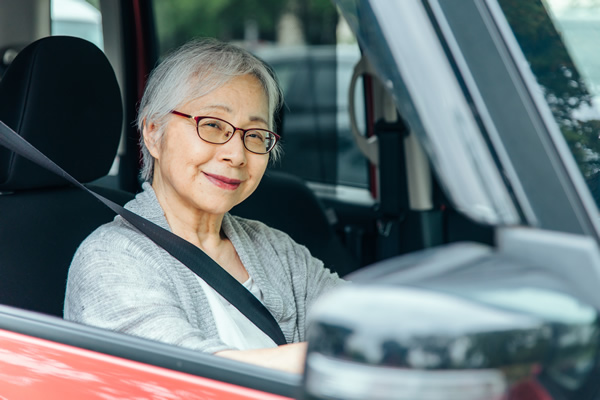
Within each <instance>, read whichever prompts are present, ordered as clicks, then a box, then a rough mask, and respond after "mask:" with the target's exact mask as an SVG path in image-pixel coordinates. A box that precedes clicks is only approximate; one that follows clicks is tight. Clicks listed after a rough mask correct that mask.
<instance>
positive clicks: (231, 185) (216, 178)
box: [204, 172, 243, 190]
mask: <svg viewBox="0 0 600 400" xmlns="http://www.w3.org/2000/svg"><path fill="white" fill-rule="evenodd" d="M204 176H206V178H207V179H208V180H209V181H210V182H211V183H212V184H213V185H215V186H217V187H220V188H221V189H225V190H235V189H237V188H238V187H239V186H240V184H241V183H242V182H243V181H241V180H239V179H232V178H227V177H226V176H221V175H214V174H209V173H207V172H204Z"/></svg>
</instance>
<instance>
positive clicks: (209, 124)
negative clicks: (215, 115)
mask: <svg viewBox="0 0 600 400" xmlns="http://www.w3.org/2000/svg"><path fill="white" fill-rule="evenodd" d="M199 126H200V127H201V128H202V129H218V130H225V123H224V122H223V121H219V120H218V119H210V118H205V119H201V120H200V124H199Z"/></svg>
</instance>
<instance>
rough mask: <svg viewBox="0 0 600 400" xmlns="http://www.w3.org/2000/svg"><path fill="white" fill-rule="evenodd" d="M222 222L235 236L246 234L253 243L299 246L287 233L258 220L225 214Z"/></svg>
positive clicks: (274, 245)
mask: <svg viewBox="0 0 600 400" xmlns="http://www.w3.org/2000/svg"><path fill="white" fill-rule="evenodd" d="M224 222H225V225H226V226H224V228H225V229H226V230H232V231H233V232H235V234H236V235H237V236H241V237H243V236H246V237H247V238H248V239H249V240H251V241H252V242H253V243H254V244H255V245H257V244H261V243H264V244H269V245H270V246H273V247H282V246H283V247H288V246H301V245H299V244H298V243H296V242H295V241H294V240H293V239H292V238H291V237H290V236H289V235H288V234H287V233H285V232H283V231H280V230H279V229H275V228H271V227H270V226H268V225H266V224H264V223H263V222H260V221H256V220H253V219H247V218H243V217H239V216H235V215H231V214H227V215H226V219H225V221H224ZM301 247H304V246H301Z"/></svg>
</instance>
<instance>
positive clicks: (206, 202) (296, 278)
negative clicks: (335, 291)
mask: <svg viewBox="0 0 600 400" xmlns="http://www.w3.org/2000/svg"><path fill="white" fill-rule="evenodd" d="M280 101H281V95H280V89H279V87H278V85H277V82H276V81H275V80H274V78H273V75H272V73H271V72H270V70H269V69H268V68H267V67H266V66H265V64H264V63H262V62H261V61H260V60H258V59H257V58H256V57H254V56H253V55H251V54H250V53H248V52H247V51H245V50H243V49H240V48H238V47H235V46H233V45H229V44H226V43H221V42H218V41H215V40H200V41H193V42H190V43H188V44H186V45H184V46H183V47H181V48H179V49H178V50H177V51H175V52H174V53H172V54H171V55H170V56H169V57H167V58H166V59H165V60H164V61H163V62H162V63H161V64H160V65H159V66H158V67H157V68H156V70H155V71H154V72H153V73H152V75H151V76H150V78H149V81H148V85H147V88H146V91H145V94H144V97H143V99H142V102H141V105H140V112H139V118H138V127H139V129H140V131H141V132H142V141H141V146H142V151H143V169H142V178H143V179H144V181H145V183H144V184H143V191H142V192H141V193H140V194H138V195H137V196H136V198H135V199H134V200H132V201H131V202H129V203H128V204H127V205H126V208H128V209H129V210H131V211H133V212H135V213H137V214H139V215H141V216H143V217H145V218H146V219H148V220H150V221H152V222H154V223H156V224H158V225H159V226H162V227H163V228H165V229H168V230H170V231H172V232H173V233H174V234H176V235H178V236H180V237H182V238H184V239H185V240H187V241H189V242H191V243H192V244H194V245H196V246H197V247H199V248H200V249H202V250H203V251H204V252H205V253H206V254H208V255H209V256H210V257H211V258H212V259H213V260H214V261H216V263H217V264H218V265H219V266H220V267H221V268H223V269H224V270H225V271H227V272H228V273H229V274H230V275H231V276H233V277H234V278H235V279H236V280H237V281H239V282H240V283H242V284H243V285H244V286H245V287H246V289H248V290H249V291H250V292H251V293H252V294H254V295H255V296H256V297H257V298H258V299H259V300H260V301H261V302H262V304H263V305H264V306H265V307H266V308H267V309H268V310H269V311H270V312H271V314H272V315H273V316H274V318H275V319H276V321H277V322H278V324H279V325H280V327H281V329H282V331H283V333H284V335H285V337H286V340H287V343H290V344H287V345H283V346H277V345H276V344H275V343H274V342H273V341H272V340H271V339H270V337H269V336H267V335H266V334H265V333H263V332H262V331H261V330H259V329H258V328H257V327H256V326H254V325H253V324H252V323H251V322H250V321H249V320H248V319H247V318H246V317H245V316H244V315H243V314H241V313H240V312H239V311H238V310H237V309H235V308H234V307H233V306H232V305H231V304H229V303H228V302H227V301H226V300H225V299H224V298H223V297H221V296H220V295H219V294H218V293H217V292H216V291H215V290H214V289H212V288H211V287H210V286H209V285H208V284H207V283H206V282H204V281H203V280H202V279H201V278H199V277H198V276H196V275H195V274H194V273H193V272H192V271H191V270H190V269H188V268H187V267H186V266H185V265H183V264H181V263H180V262H179V261H177V260H176V259H175V258H173V257H172V256H170V255H169V254H168V253H167V252H166V251H164V250H163V249H162V248H160V247H158V246H157V245H155V244H154V243H153V242H152V241H151V240H150V239H148V238H147V237H146V236H144V235H143V234H141V233H140V232H138V231H137V230H135V229H134V228H133V227H132V226H131V225H129V223H127V222H126V221H124V220H123V219H122V218H121V217H116V218H115V220H114V221H113V222H111V223H109V224H106V225H104V226H101V227H100V228H98V229H97V230H96V231H95V232H93V233H92V234H91V235H90V236H89V237H88V238H87V239H86V240H85V241H84V242H83V243H82V244H81V246H80V247H79V249H78V250H77V253H76V254H75V257H74V259H73V261H72V264H71V268H70V270H69V278H68V283H67V291H66V298H65V309H64V316H65V318H66V319H69V320H72V321H76V322H80V323H84V324H88V325H94V326H98V327H102V328H106V329H110V330H114V331H118V332H123V333H127V334H132V335H137V336H141V337H144V338H148V339H153V340H158V341H162V342H167V343H171V344H174V345H177V346H182V347H186V348H190V349H194V350H198V351H202V352H207V353H213V354H216V355H219V356H223V357H228V358H232V359H237V360H240V361H245V362H250V363H255V364H258V365H262V366H266V367H272V368H278V369H283V370H287V371H296V372H299V371H301V370H302V366H303V360H304V353H305V343H303V341H304V340H305V339H304V338H305V328H306V326H305V324H306V313H307V310H308V309H309V308H310V306H311V304H312V303H313V301H314V300H315V298H316V297H318V296H319V295H320V294H321V293H323V292H324V291H326V290H328V289H330V288H332V287H334V286H336V285H338V284H340V283H341V282H342V280H341V279H340V278H339V277H338V276H337V275H336V274H332V273H331V272H330V271H329V270H328V269H326V268H324V266H323V263H322V262H321V261H319V260H317V259H315V258H313V257H312V256H311V255H310V253H309V251H308V250H307V249H306V248H305V247H303V246H301V245H299V244H297V243H295V242H294V241H293V240H292V239H291V238H290V237H289V236H288V235H286V234H285V233H283V232H280V231H278V230H275V229H271V228H269V227H267V226H265V225H264V224H262V223H260V222H258V221H252V220H247V219H243V218H239V217H235V216H232V215H230V214H229V213H228V212H229V210H231V208H232V207H234V206H235V205H236V204H238V203H240V202H242V201H244V199H246V198H247V197H248V196H250V195H251V194H252V192H253V191H254V190H255V189H256V187H257V185H258V184H259V182H260V180H261V178H262V176H263V174H264V173H265V169H266V168H267V164H268V163H269V159H270V158H271V157H274V156H275V155H276V154H277V152H278V150H279V148H278V146H279V145H278V143H277V141H278V139H279V136H277V134H275V133H274V132H272V130H273V119H274V113H275V111H276V110H277V109H278V107H279V105H280ZM265 207H277V201H276V199H273V203H272V204H265ZM215 267H217V266H215ZM240 289H242V290H244V289H243V288H241V287H240Z"/></svg>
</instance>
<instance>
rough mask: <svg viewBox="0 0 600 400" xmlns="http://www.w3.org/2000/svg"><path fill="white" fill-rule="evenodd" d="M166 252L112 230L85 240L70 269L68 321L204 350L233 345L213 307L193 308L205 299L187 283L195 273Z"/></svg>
mask: <svg viewBox="0 0 600 400" xmlns="http://www.w3.org/2000/svg"><path fill="white" fill-rule="evenodd" d="M107 237H108V238H107ZM161 253H162V252H161V251H160V250H159V249H158V248H156V247H155V246H153V245H152V244H151V243H149V242H147V241H145V242H141V243H140V242H139V241H137V240H136V238H134V239H131V238H129V237H128V238H123V237H120V235H118V234H114V233H111V232H104V233H103V235H96V236H94V237H93V238H92V239H91V240H86V242H84V244H82V246H81V247H80V249H79V250H78V252H77V254H76V256H75V258H74V259H73V262H72V264H71V268H70V270H69V278H68V282H67V292H66V297H65V313H64V316H65V319H69V320H72V321H75V322H80V323H83V324H87V325H93V326H97V327H100V328H104V329H109V330H112V331H117V332H122V333H126V334H131V335H135V336H140V337H143V338H146V339H151V340H156V341H161V342H165V343H169V344H174V345H177V346H181V347H186V348H190V349H194V350H199V351H203V352H210V353H212V352H215V351H220V350H225V349H228V348H230V347H229V346H226V345H225V344H224V343H223V342H221V341H220V340H219V339H218V337H217V330H216V326H215V325H214V322H213V321H212V319H210V318H209V317H208V318H207V317H206V315H203V313H202V309H208V308H203V307H194V305H200V306H201V305H202V300H203V299H205V298H204V296H203V294H202V293H195V292H194V293H192V292H191V291H190V290H189V288H188V286H187V283H189V282H190V281H193V279H194V275H193V273H192V272H191V271H189V270H187V269H186V268H185V267H183V266H180V265H174V262H172V261H170V260H169V259H166V257H164V256H163V255H162V254H161ZM190 277H191V279H189V278H190ZM192 302H194V304H192ZM196 303H198V304H196ZM196 309H198V312H196V311H194V310H196ZM190 310H192V311H190ZM204 314H205V313H204Z"/></svg>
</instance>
